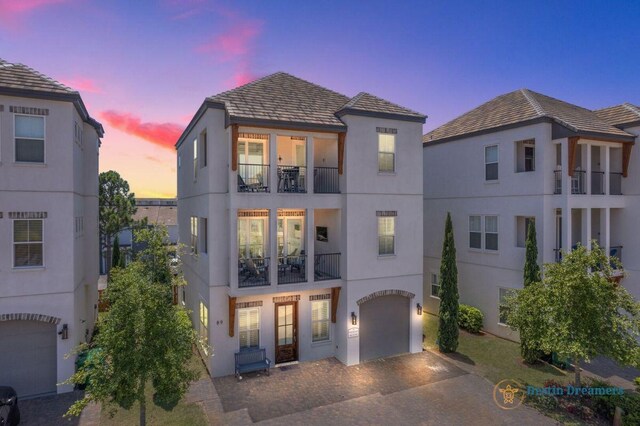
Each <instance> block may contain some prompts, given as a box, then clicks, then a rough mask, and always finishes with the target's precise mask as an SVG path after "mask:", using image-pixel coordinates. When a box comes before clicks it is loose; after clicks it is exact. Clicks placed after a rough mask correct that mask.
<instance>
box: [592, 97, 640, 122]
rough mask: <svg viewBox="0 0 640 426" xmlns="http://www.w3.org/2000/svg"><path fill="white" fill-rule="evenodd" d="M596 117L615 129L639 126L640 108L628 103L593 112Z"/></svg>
mask: <svg viewBox="0 0 640 426" xmlns="http://www.w3.org/2000/svg"><path fill="white" fill-rule="evenodd" d="M594 112H595V113H596V114H597V115H598V117H600V118H601V119H603V120H604V121H606V122H607V123H610V124H612V125H614V126H616V127H628V125H636V124H640V107H638V106H637V105H633V104H630V103H628V102H627V103H624V104H622V105H616V106H612V107H609V108H602V109H597V110H595V111H594Z"/></svg>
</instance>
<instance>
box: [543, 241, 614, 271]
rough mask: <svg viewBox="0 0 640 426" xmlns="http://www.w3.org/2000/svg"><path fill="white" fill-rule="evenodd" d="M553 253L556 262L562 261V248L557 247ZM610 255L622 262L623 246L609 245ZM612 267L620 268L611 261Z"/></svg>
mask: <svg viewBox="0 0 640 426" xmlns="http://www.w3.org/2000/svg"><path fill="white" fill-rule="evenodd" d="M574 248H575V246H574ZM553 253H554V257H555V261H556V263H560V262H562V249H559V248H555V249H553ZM609 257H610V258H615V259H617V260H618V262H620V264H622V246H611V247H609ZM611 267H612V268H613V269H618V266H617V265H615V264H614V263H613V262H612V263H611Z"/></svg>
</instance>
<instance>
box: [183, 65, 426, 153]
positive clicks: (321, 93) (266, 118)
mask: <svg viewBox="0 0 640 426" xmlns="http://www.w3.org/2000/svg"><path fill="white" fill-rule="evenodd" d="M208 107H213V108H223V109H225V110H226V112H227V124H240V125H263V126H278V127H287V128H296V129H309V130H314V129H317V130H329V131H336V132H343V131H345V130H346V129H347V126H346V124H345V123H344V121H342V120H341V119H340V117H342V116H344V115H346V114H353V115H366V116H376V117H381V118H390V119H399V120H408V121H418V122H421V123H424V121H425V118H426V117H425V116H424V115H421V114H419V113H417V112H415V111H412V110H410V109H407V108H403V107H401V106H399V105H396V104H394V103H391V102H389V101H386V100H384V99H381V98H378V97H375V96H373V95H370V94H368V93H359V94H358V95H357V96H356V97H354V98H350V97H348V96H346V95H343V94H341V93H337V92H334V91H332V90H329V89H327V88H324V87H322V86H319V85H317V84H314V83H310V82H308V81H306V80H303V79H301V78H298V77H295V76H293V75H290V74H287V73H285V72H277V73H275V74H271V75H268V76H266V77H263V78H261V79H258V80H255V81H253V82H251V83H248V84H245V85H243V86H240V87H237V88H235V89H233V90H229V91H227V92H223V93H220V94H217V95H214V96H210V97H208V98H206V99H205V102H204V104H203V105H202V107H201V108H200V110H199V111H198V113H196V115H195V116H194V118H193V119H192V120H191V123H190V124H189V126H187V128H186V129H185V131H184V133H183V134H182V136H181V137H180V139H179V140H178V142H177V144H176V145H180V143H181V142H182V140H183V139H184V137H186V135H187V134H188V133H189V132H190V131H191V129H192V127H193V125H194V124H195V122H197V120H198V119H199V117H200V115H201V114H202V113H204V111H205V110H206V108H208Z"/></svg>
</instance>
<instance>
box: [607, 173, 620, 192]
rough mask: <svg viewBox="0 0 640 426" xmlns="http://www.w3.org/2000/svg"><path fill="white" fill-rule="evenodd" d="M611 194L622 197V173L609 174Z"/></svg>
mask: <svg viewBox="0 0 640 426" xmlns="http://www.w3.org/2000/svg"><path fill="white" fill-rule="evenodd" d="M609 194H610V195H622V173H618V172H615V173H614V172H612V173H609Z"/></svg>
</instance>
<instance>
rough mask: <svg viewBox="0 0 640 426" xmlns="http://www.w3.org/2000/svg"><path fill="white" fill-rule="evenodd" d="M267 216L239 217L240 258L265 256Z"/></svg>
mask: <svg viewBox="0 0 640 426" xmlns="http://www.w3.org/2000/svg"><path fill="white" fill-rule="evenodd" d="M265 224H266V218H247V219H238V258H239V259H242V258H247V259H248V258H250V259H256V258H264V257H265V248H266V238H265V236H266V235H265Z"/></svg>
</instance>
